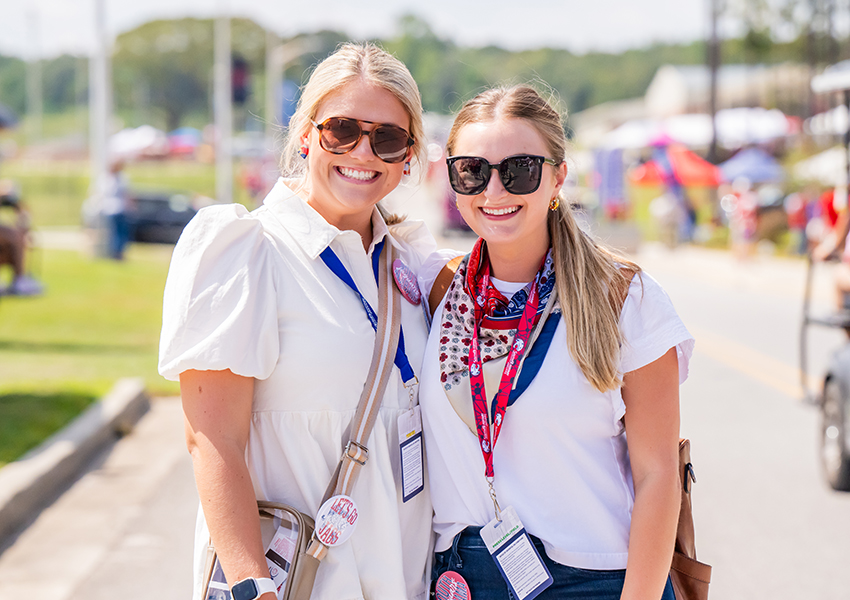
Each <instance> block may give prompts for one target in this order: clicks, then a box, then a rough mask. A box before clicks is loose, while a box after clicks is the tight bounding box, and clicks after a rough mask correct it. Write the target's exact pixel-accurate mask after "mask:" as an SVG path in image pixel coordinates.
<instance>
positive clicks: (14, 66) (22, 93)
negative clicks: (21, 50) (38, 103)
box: [0, 56, 27, 115]
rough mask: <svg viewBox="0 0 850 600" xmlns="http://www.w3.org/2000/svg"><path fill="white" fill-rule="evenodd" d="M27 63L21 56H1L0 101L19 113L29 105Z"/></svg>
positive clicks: (22, 112)
mask: <svg viewBox="0 0 850 600" xmlns="http://www.w3.org/2000/svg"><path fill="white" fill-rule="evenodd" d="M25 78H26V64H25V63H24V61H22V60H21V59H19V58H12V57H8V56H0V102H2V103H3V104H5V105H6V106H8V107H9V108H11V109H12V110H13V111H15V112H16V113H18V114H19V115H22V114H24V111H25V110H26V107H27V98H26V85H24V80H25Z"/></svg>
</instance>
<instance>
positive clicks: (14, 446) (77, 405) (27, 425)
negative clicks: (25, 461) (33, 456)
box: [0, 390, 95, 466]
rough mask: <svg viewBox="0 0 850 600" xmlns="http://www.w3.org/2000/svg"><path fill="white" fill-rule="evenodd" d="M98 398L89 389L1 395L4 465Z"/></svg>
mask: <svg viewBox="0 0 850 600" xmlns="http://www.w3.org/2000/svg"><path fill="white" fill-rule="evenodd" d="M94 399H95V396H93V395H92V394H91V393H90V392H87V391H85V390H83V391H74V390H65V391H62V392H37V391H34V392H17V393H10V394H0V440H3V443H2V444H0V466H3V465H4V464H5V463H8V462H11V461H13V460H15V459H17V458H19V457H21V456H22V455H23V454H25V453H26V452H27V451H28V450H30V449H32V448H35V447H36V446H38V445H39V444H40V443H41V442H42V441H43V440H45V439H46V438H48V437H49V436H50V435H52V434H53V433H55V432H56V431H58V430H60V429H61V428H62V427H64V426H65V425H67V424H68V423H69V422H70V421H71V420H72V419H73V418H74V417H76V416H77V415H78V414H79V413H81V412H82V411H83V409H84V408H85V407H86V406H88V405H89V404H91V402H92V401H93V400H94Z"/></svg>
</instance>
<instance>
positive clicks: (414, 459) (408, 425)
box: [398, 406, 425, 502]
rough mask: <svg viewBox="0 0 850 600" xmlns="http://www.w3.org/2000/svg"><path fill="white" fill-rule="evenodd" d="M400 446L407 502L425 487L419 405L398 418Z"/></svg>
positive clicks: (404, 492)
mask: <svg viewBox="0 0 850 600" xmlns="http://www.w3.org/2000/svg"><path fill="white" fill-rule="evenodd" d="M398 446H399V452H400V453H401V461H400V462H399V464H401V494H402V500H403V501H404V502H407V501H408V500H410V499H411V498H413V497H414V496H416V495H417V494H419V493H420V492H421V491H422V490H424V489H425V468H424V461H423V458H422V456H423V452H422V415H421V413H420V412H419V406H414V407H413V409H412V410H408V411H407V412H405V413H402V414H401V415H400V416H399V418H398Z"/></svg>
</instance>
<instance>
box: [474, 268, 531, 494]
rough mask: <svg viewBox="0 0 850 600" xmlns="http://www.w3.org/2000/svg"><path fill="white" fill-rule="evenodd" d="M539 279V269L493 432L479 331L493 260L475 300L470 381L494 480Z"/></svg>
mask: <svg viewBox="0 0 850 600" xmlns="http://www.w3.org/2000/svg"><path fill="white" fill-rule="evenodd" d="M539 279H540V273H539V272H538V274H537V277H536V278H535V279H534V283H532V284H531V291H530V292H529V293H528V300H527V301H526V303H525V309H524V310H523V311H522V317H520V320H519V327H518V329H517V332H516V337H514V343H513V345H512V346H511V351H510V352H509V353H508V360H507V362H506V363H505V368H504V370H503V371H502V379H501V381H500V382H499V390H498V391H497V392H496V397H495V398H494V399H493V402H494V404H495V405H496V414H495V415H494V417H493V433H492V436H491V434H490V423H489V419H488V418H487V395H486V393H485V391H484V371H483V368H482V363H481V348H480V346H479V341H478V332H479V330H480V328H481V321H482V320H483V318H484V298H485V295H484V291H485V290H486V289H487V286H488V285H489V283H490V264H489V262H487V263H486V264H484V265H482V269H481V279H480V282H479V285H478V287H477V289H476V290H475V302H474V303H473V304H474V305H475V316H474V330H473V338H472V343H471V344H470V345H469V383H470V388H471V389H472V408H473V410H474V411H475V424H476V426H477V428H478V441H479V442H480V443H481V453H482V454H483V455H484V463H485V464H486V470H485V472H484V474H485V476H486V477H487V478H488V480H492V478H493V447H494V446H495V445H496V441H497V440H498V439H499V431H501V429H502V421H503V420H504V418H505V411H506V410H507V409H508V398H509V397H510V395H511V386H512V385H513V381H514V377H516V374H517V371H518V370H519V363H520V359H522V355H523V353H524V352H525V346H526V344H527V343H528V338H529V337H530V336H531V330H532V328H533V327H534V317H535V316H536V315H537V307H538V304H539V303H540V297H539V296H538V295H537V287H538V286H537V282H538V280H539ZM491 440H492V441H491Z"/></svg>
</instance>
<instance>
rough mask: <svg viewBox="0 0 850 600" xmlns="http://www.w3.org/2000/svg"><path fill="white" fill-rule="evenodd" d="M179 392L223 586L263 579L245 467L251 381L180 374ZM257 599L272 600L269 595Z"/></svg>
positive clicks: (229, 374) (211, 374) (211, 373)
mask: <svg viewBox="0 0 850 600" xmlns="http://www.w3.org/2000/svg"><path fill="white" fill-rule="evenodd" d="M180 391H181V394H182V396H183V414H184V416H185V427H186V445H187V446H188V448H189V453H190V454H191V455H192V466H193V468H194V471H195V483H196V485H197V486H198V495H199V496H200V499H201V506H202V507H203V510H204V518H205V519H206V522H207V526H208V527H209V530H210V537H211V538H212V542H213V545H214V546H215V549H216V552H217V553H218V558H219V560H220V561H221V566H222V569H224V575H225V577H227V582H228V583H229V584H230V585H233V584H234V583H236V582H237V581H240V580H242V579H245V578H246V577H257V578H260V577H268V576H269V570H268V567H267V566H266V560H265V557H264V556H263V551H264V548H263V546H262V544H263V542H262V537H261V535H260V520H259V517H258V513H257V501H256V498H255V497H254V487H253V484H252V483H251V476H250V474H249V473H248V467H247V465H246V463H245V446H246V444H247V442H248V431H249V427H250V423H251V404H252V402H253V397H254V379H253V378H250V377H241V376H239V375H234V374H233V373H232V372H231V371H185V372H183V373H181V374H180ZM262 598H263V600H274V595H273V594H270V593H269V594H264V595H263V596H262Z"/></svg>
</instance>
